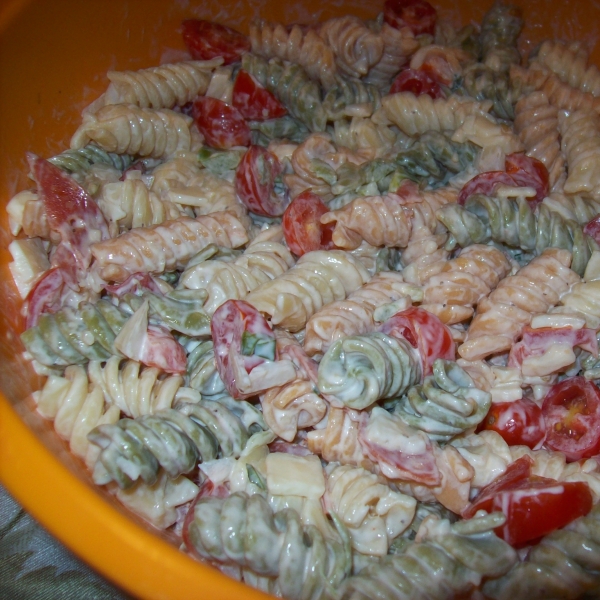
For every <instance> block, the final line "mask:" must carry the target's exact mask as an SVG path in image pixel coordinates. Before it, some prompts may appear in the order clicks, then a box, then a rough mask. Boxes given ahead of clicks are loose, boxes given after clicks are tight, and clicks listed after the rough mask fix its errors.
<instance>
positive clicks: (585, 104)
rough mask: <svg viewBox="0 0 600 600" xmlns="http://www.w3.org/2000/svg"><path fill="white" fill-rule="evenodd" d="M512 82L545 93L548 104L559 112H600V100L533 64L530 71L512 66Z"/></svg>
mask: <svg viewBox="0 0 600 600" xmlns="http://www.w3.org/2000/svg"><path fill="white" fill-rule="evenodd" d="M510 77H511V80H513V81H514V80H518V81H519V82H520V83H518V85H521V86H522V88H523V89H531V90H537V91H538V92H543V93H544V95H545V96H546V98H548V102H550V104H552V105H553V106H556V108H558V109H559V110H579V109H586V110H593V111H595V112H600V99H598V98H595V97H594V96H592V95H591V94H588V93H587V92H582V91H581V90H578V89H575V88H573V87H571V86H570V85H568V84H566V83H563V82H562V81H561V80H560V79H559V78H558V77H557V76H556V75H554V73H552V71H549V70H547V69H544V68H543V67H540V66H539V65H536V64H533V65H532V66H531V67H530V68H529V69H524V68H523V67H519V66H518V65H512V66H511V69H510Z"/></svg>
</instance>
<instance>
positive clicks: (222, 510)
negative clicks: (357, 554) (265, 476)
mask: <svg viewBox="0 0 600 600" xmlns="http://www.w3.org/2000/svg"><path fill="white" fill-rule="evenodd" d="M192 510H193V519H192V521H191V524H190V525H189V529H188V535H187V538H188V540H189V542H188V545H189V546H191V548H190V549H191V550H194V551H195V552H197V553H198V554H199V555H200V556H202V557H204V558H206V559H209V560H211V561H214V562H218V563H221V564H225V565H236V566H239V567H243V568H244V569H248V570H250V571H252V572H253V573H255V574H257V575H261V576H264V577H269V578H273V579H275V580H276V581H275V591H276V592H277V595H281V596H283V597H284V598H288V599H289V600H309V599H314V600H317V599H319V598H334V597H335V592H336V589H337V588H338V586H339V585H340V583H341V582H342V581H343V580H344V579H345V578H346V577H347V575H348V574H349V572H350V566H351V558H350V556H351V555H350V538H349V535H348V532H347V531H346V528H345V527H344V526H343V525H342V524H341V523H340V522H339V521H338V520H337V519H334V524H335V528H336V530H337V535H331V536H327V537H326V536H325V535H324V534H323V533H322V532H321V531H320V530H319V529H317V527H315V526H314V525H308V526H304V525H303V524H302V523H301V521H300V516H299V515H298V513H297V512H296V511H295V510H293V509H291V508H286V509H283V510H281V511H278V512H275V513H274V512H273V510H272V509H271V507H270V506H269V503H268V502H267V500H266V499H265V498H263V497H262V496H261V495H258V494H255V495H253V496H248V495H247V494H246V493H244V492H238V493H235V494H231V496H229V497H228V498H225V499H222V498H214V497H212V498H211V497H209V498H200V499H199V500H198V502H197V503H196V504H195V506H194V508H193V509H192Z"/></svg>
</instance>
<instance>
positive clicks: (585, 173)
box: [559, 110, 600, 200]
mask: <svg viewBox="0 0 600 600" xmlns="http://www.w3.org/2000/svg"><path fill="white" fill-rule="evenodd" d="M559 126H560V132H561V135H562V142H561V146H562V151H563V152H564V154H565V157H566V159H567V170H568V176H567V180H566V181H565V186H564V191H565V193H567V194H584V195H586V196H591V197H592V198H594V200H600V167H599V166H598V165H599V161H600V142H598V136H599V135H600V117H599V116H598V115H597V114H596V113H595V112H593V111H585V110H577V111H575V112H572V113H571V114H569V115H563V114H560V115H559Z"/></svg>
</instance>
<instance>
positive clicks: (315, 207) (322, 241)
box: [281, 190, 335, 256]
mask: <svg viewBox="0 0 600 600" xmlns="http://www.w3.org/2000/svg"><path fill="white" fill-rule="evenodd" d="M326 212H329V209H328V208H327V206H325V204H324V203H323V201H322V200H321V198H319V196H317V194H315V193H313V192H311V191H310V190H306V191H305V192H302V193H301V194H300V195H299V196H296V197H295V198H294V199H293V200H292V202H291V204H290V205H289V206H288V207H287V208H286V209H285V212H284V213H283V218H282V221H281V224H282V226H283V234H284V236H285V241H286V242H287V245H288V247H289V249H290V250H291V251H292V252H293V253H294V254H295V255H296V256H302V255H303V254H306V253H307V252H312V251H313V250H331V249H332V248H334V247H335V245H334V243H333V242H332V240H331V236H332V234H333V229H334V225H333V223H329V224H328V225H323V224H322V223H321V216H322V215H324V214H325V213H326Z"/></svg>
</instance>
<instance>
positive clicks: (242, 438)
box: [88, 398, 265, 489]
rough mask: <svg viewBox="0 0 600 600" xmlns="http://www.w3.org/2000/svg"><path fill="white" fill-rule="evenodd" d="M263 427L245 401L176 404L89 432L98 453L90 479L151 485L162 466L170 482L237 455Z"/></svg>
mask: <svg viewBox="0 0 600 600" xmlns="http://www.w3.org/2000/svg"><path fill="white" fill-rule="evenodd" d="M262 429H265V425H264V421H263V420H262V416H261V414H260V412H259V411H257V410H256V409H255V408H254V407H253V406H252V405H251V404H248V403H247V402H245V401H243V400H242V401H233V400H231V401H230V402H227V401H226V400H225V399H224V398H220V399H219V400H201V401H200V402H199V403H197V404H189V403H181V404H179V405H178V406H177V408H166V409H163V410H159V411H156V412H155V413H154V414H147V415H142V416H141V417H138V418H136V419H121V420H119V421H118V422H117V423H115V424H114V425H102V426H99V427H97V428H95V429H93V430H92V431H91V432H90V433H89V434H88V438H89V440H90V442H92V443H93V444H94V445H96V446H98V447H99V448H100V449H101V451H100V455H99V457H98V463H97V464H96V465H95V467H94V481H95V482H96V483H98V484H99V485H104V484H107V483H109V482H110V481H115V482H116V483H117V484H118V485H119V487H121V488H123V489H126V488H128V487H130V486H131V485H133V483H134V482H135V481H136V480H137V479H141V480H142V481H144V483H147V484H149V485H152V484H153V483H155V482H156V478H157V476H158V472H159V469H160V468H162V469H164V471H165V472H166V473H167V474H168V475H169V477H171V478H175V477H177V476H178V475H182V474H185V473H189V472H190V471H191V470H192V469H193V468H194V467H195V466H196V465H197V464H198V462H199V461H202V462H205V461H207V460H213V459H215V458H217V456H219V455H220V456H234V457H237V456H239V455H240V453H241V452H242V450H243V449H244V446H245V445H246V442H247V441H248V439H249V437H250V435H251V433H252V432H253V431H255V430H262Z"/></svg>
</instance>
